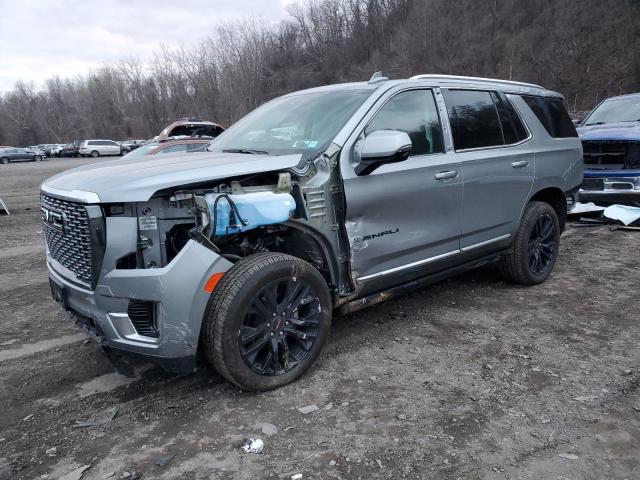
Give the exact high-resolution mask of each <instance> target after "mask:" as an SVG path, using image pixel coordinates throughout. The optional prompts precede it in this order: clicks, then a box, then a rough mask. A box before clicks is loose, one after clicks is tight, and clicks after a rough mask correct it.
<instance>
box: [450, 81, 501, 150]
mask: <svg viewBox="0 0 640 480" xmlns="http://www.w3.org/2000/svg"><path fill="white" fill-rule="evenodd" d="M443 95H444V100H445V103H446V105H447V111H448V112H449V122H450V123H451V132H452V134H453V144H454V146H455V149H456V150H464V149H467V148H479V147H493V146H497V145H503V144H504V141H503V139H502V130H501V127H500V120H499V118H498V112H497V110H496V107H495V105H494V103H493V99H492V98H491V94H490V93H489V92H483V91H478V90H443Z"/></svg>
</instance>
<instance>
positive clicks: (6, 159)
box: [0, 157, 9, 165]
mask: <svg viewBox="0 0 640 480" xmlns="http://www.w3.org/2000/svg"><path fill="white" fill-rule="evenodd" d="M0 163H1V164H3V165H6V164H8V163H9V159H8V158H7V157H2V158H0Z"/></svg>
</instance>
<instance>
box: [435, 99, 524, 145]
mask: <svg viewBox="0 0 640 480" xmlns="http://www.w3.org/2000/svg"><path fill="white" fill-rule="evenodd" d="M442 88H446V89H447V90H474V91H479V92H487V93H491V92H496V93H497V92H498V90H485V89H483V88H463V87H458V88H455V87H454V88H451V87H442ZM502 93H503V94H504V96H505V97H506V98H507V100H508V101H509V103H510V104H511V106H512V107H513V109H514V110H515V111H516V115H518V118H519V119H520V121H521V122H522V124H523V125H524V128H525V130H526V131H527V137H526V138H523V139H522V140H520V141H519V142H516V143H506V144H504V145H491V146H487V147H473V148H461V149H460V150H456V146H455V143H453V129H452V130H451V143H452V145H453V151H454V152H456V153H465V152H478V151H480V150H496V149H498V148H511V147H519V146H520V145H524V144H525V143H527V142H529V141H531V139H532V138H533V135H532V134H531V130H530V129H529V125H527V122H525V121H524V118H522V113H521V112H520V110H519V109H518V107H517V106H516V105H515V104H514V103H513V102H512V101H511V99H510V98H509V95H519V94H512V93H506V92H502ZM443 97H444V96H443ZM442 100H443V101H444V98H443V99H442ZM444 103H445V105H446V103H447V102H444ZM493 105H494V107H495V102H494V104H493ZM496 113H497V112H496ZM448 116H449V110H447V118H448ZM498 120H500V117H499V116H498Z"/></svg>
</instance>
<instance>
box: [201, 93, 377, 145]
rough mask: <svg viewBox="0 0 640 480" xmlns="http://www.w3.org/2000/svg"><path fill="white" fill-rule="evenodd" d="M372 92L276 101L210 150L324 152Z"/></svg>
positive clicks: (304, 96)
mask: <svg viewBox="0 0 640 480" xmlns="http://www.w3.org/2000/svg"><path fill="white" fill-rule="evenodd" d="M371 92H372V90H339V91H333V92H318V93H304V94H300V95H293V96H290V97H281V98H276V99H275V100H272V101H270V102H268V103H266V104H264V105H262V106H261V107H259V108H258V109H256V110H254V111H253V112H251V113H250V114H248V115H247V116H245V117H244V118H242V119H241V120H240V121H239V122H238V123H236V124H235V125H233V126H232V127H231V128H230V129H229V130H227V131H226V132H224V133H222V134H221V135H220V136H219V137H218V138H216V139H215V140H213V141H212V142H211V144H210V146H209V150H211V151H221V150H225V151H226V150H228V151H235V152H239V153H263V154H269V155H287V154H292V153H307V154H313V153H317V152H320V151H322V150H323V149H326V147H328V145H329V143H330V142H331V141H332V140H333V138H334V137H335V136H336V134H337V133H338V132H339V131H340V129H341V128H342V127H343V126H344V124H345V123H346V122H347V120H349V118H350V117H351V115H353V113H354V112H355V111H356V109H357V108H358V107H359V106H360V105H362V103H363V102H364V101H365V99H366V98H367V97H368V96H369V95H371Z"/></svg>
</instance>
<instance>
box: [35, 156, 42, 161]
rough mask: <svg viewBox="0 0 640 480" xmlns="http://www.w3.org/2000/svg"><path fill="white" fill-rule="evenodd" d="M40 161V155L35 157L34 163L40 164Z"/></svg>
mask: <svg viewBox="0 0 640 480" xmlns="http://www.w3.org/2000/svg"><path fill="white" fill-rule="evenodd" d="M40 160H42V157H41V156H40V155H36V156H35V157H33V161H34V162H39V161H40Z"/></svg>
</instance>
